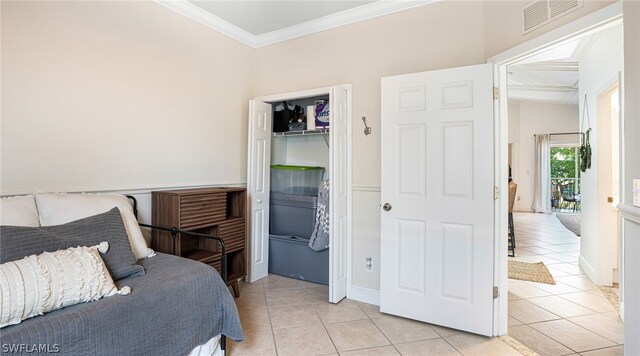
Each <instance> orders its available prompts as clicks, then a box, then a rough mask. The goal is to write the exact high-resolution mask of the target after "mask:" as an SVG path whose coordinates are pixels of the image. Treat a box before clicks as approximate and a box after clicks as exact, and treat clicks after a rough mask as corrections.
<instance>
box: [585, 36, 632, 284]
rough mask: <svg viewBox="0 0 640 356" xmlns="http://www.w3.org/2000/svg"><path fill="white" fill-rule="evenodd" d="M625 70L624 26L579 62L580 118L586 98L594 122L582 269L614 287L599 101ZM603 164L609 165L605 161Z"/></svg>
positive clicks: (613, 243)
mask: <svg viewBox="0 0 640 356" xmlns="http://www.w3.org/2000/svg"><path fill="white" fill-rule="evenodd" d="M622 69H623V37H622V26H616V27H613V28H610V29H607V30H605V31H602V32H601V33H600V35H599V36H598V38H597V40H596V42H595V43H594V44H593V46H592V47H591V49H590V50H589V51H588V52H587V53H586V55H585V56H584V57H583V58H582V59H581V60H580V62H579V71H580V79H579V80H580V96H579V97H580V116H581V117H582V115H583V111H582V110H583V105H584V97H585V95H586V97H587V106H588V111H589V117H590V119H591V140H590V141H591V150H592V152H593V154H592V157H591V169H589V170H587V171H586V172H585V173H583V174H582V190H581V193H582V194H581V199H582V204H581V207H582V219H581V224H580V225H581V226H580V231H581V239H580V266H581V267H582V269H583V270H584V271H585V273H586V274H587V275H588V276H589V277H590V278H591V279H592V280H593V281H594V282H595V283H597V284H601V285H611V283H612V281H613V272H612V270H613V269H614V268H617V265H616V259H615V256H616V250H615V246H616V240H615V239H616V236H615V234H612V233H611V231H608V229H607V225H606V224H605V223H604V220H603V217H604V216H606V214H605V211H604V209H606V196H607V195H608V191H606V190H605V189H602V186H601V187H598V184H599V182H600V183H601V182H603V181H604V179H605V177H604V176H598V170H599V169H600V164H601V163H600V159H599V158H600V157H599V153H600V150H604V149H605V148H599V147H598V134H599V132H598V131H599V128H598V124H597V120H598V115H597V114H598V107H597V105H596V102H597V98H598V96H599V95H601V94H603V92H604V91H605V90H607V89H608V88H609V87H610V86H611V85H612V84H613V83H614V82H615V81H617V78H618V72H619V71H622ZM602 164H605V163H604V162H602Z"/></svg>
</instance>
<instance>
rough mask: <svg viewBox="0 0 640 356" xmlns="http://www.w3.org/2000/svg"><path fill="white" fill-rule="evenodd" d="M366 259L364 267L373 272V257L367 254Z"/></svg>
mask: <svg viewBox="0 0 640 356" xmlns="http://www.w3.org/2000/svg"><path fill="white" fill-rule="evenodd" d="M364 260H365V265H364V268H365V269H366V270H367V272H373V260H372V259H371V257H369V256H367V257H365V259H364Z"/></svg>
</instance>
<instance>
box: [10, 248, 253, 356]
mask: <svg viewBox="0 0 640 356" xmlns="http://www.w3.org/2000/svg"><path fill="white" fill-rule="evenodd" d="M138 264H140V265H142V267H144V270H145V274H144V275H138V276H133V277H127V278H124V279H120V280H118V281H117V282H116V284H117V286H118V288H121V287H122V286H129V287H131V294H129V295H127V296H113V297H109V298H103V299H100V300H98V301H95V302H90V303H82V304H77V305H73V306H70V307H66V308H63V309H60V310H56V311H53V312H51V313H47V314H45V315H41V316H38V317H35V318H31V319H27V320H24V321H23V322H22V323H20V324H17V325H13V326H9V327H5V328H3V329H0V343H1V344H2V350H0V352H1V353H5V352H7V349H6V346H8V345H21V344H22V345H28V346H29V347H32V346H33V345H48V347H49V349H50V350H55V349H56V348H57V349H58V350H59V352H58V354H61V355H188V354H189V352H190V351H191V350H192V349H194V348H195V347H196V346H198V345H201V344H204V343H205V342H207V341H208V340H209V339H211V338H212V337H214V336H216V335H219V334H223V335H226V336H227V337H229V338H231V339H234V340H236V341H240V340H242V339H243V338H244V336H243V333H242V329H241V327H240V321H239V319H238V312H237V309H236V306H235V303H234V301H233V297H232V296H231V294H230V293H229V290H228V288H227V286H226V285H225V283H224V282H223V281H222V279H221V278H220V275H219V274H218V273H217V272H216V270H214V269H213V268H212V267H210V266H208V265H205V264H203V263H200V262H195V261H192V260H188V259H185V258H181V257H176V256H171V255H166V254H162V253H158V254H157V255H156V256H155V257H152V258H147V259H143V260H140V261H139V262H138Z"/></svg>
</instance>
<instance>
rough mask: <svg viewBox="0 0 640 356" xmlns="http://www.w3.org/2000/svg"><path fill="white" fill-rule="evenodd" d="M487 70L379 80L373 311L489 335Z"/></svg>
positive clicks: (490, 211) (490, 165)
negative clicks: (376, 296) (377, 269)
mask: <svg viewBox="0 0 640 356" xmlns="http://www.w3.org/2000/svg"><path fill="white" fill-rule="evenodd" d="M493 124H494V123H493V68H492V65H490V64H483V65H476V66H470V67H461V68H453V69H445V70H438V71H431V72H423V73H415V74H407V75H400V76H394V77H386V78H383V79H382V167H381V168H382V176H381V178H382V193H381V198H382V202H381V203H382V204H381V207H385V208H384V211H382V212H381V231H382V236H381V248H380V254H381V256H380V257H381V273H380V274H381V276H380V277H381V281H380V310H381V311H382V312H384V313H389V314H394V315H398V316H402V317H406V318H410V319H416V320H420V321H424V322H428V323H433V324H437V325H443V326H447V327H450V328H454V329H460V330H465V331H469V332H472V333H477V334H482V335H492V334H493V332H492V331H493V316H494V306H493V304H494V303H493V286H494V284H493V283H494V282H493V267H494V260H493V257H494V230H493V229H494V227H493V225H494V184H493V182H494V176H493V172H494V153H493V147H494V142H493Z"/></svg>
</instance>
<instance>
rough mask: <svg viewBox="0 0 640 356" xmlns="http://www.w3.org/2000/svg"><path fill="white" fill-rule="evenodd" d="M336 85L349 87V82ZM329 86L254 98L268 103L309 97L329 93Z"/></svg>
mask: <svg viewBox="0 0 640 356" xmlns="http://www.w3.org/2000/svg"><path fill="white" fill-rule="evenodd" d="M336 86H339V87H344V88H350V87H351V84H340V85H336ZM331 88H332V86H331V87H324V88H314V89H305V90H296V91H292V92H288V93H282V94H274V95H265V96H261V97H257V98H255V99H254V100H260V101H264V102H265V103H269V102H273V101H282V100H293V99H303V98H311V97H314V96H319V95H329V93H331ZM347 90H348V91H350V90H351V89H347Z"/></svg>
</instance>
